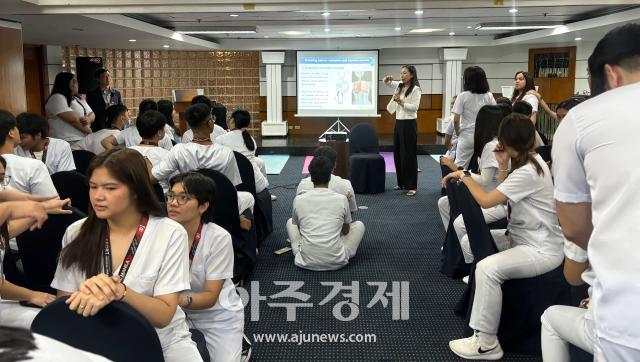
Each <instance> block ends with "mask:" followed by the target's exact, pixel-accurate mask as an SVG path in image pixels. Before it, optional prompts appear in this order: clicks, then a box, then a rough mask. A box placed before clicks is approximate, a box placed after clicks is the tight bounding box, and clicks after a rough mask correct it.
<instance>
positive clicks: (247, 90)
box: [62, 47, 260, 129]
mask: <svg viewBox="0 0 640 362" xmlns="http://www.w3.org/2000/svg"><path fill="white" fill-rule="evenodd" d="M77 56H91V57H102V61H103V64H104V66H105V68H107V69H108V70H109V71H110V72H111V77H112V81H113V85H114V87H115V88H116V89H118V90H119V91H120V92H121V93H122V98H123V100H124V102H125V104H126V106H127V107H128V108H129V109H130V110H131V114H132V116H135V115H136V113H137V109H138V104H139V103H140V101H142V100H143V99H145V98H152V99H155V100H160V99H171V91H172V90H173V89H189V88H202V89H204V93H205V95H206V96H208V97H209V98H211V99H213V100H215V101H217V102H219V103H222V104H224V105H225V106H226V107H227V110H228V113H227V115H230V114H231V112H232V111H233V110H234V109H238V108H243V109H246V110H248V111H249V112H250V113H251V119H252V120H253V122H252V123H253V124H252V126H253V127H254V128H257V129H259V120H258V112H259V103H260V74H259V62H260V58H259V53H258V52H257V51H210V52H208V51H173V50H131V49H96V48H79V47H63V48H62V66H63V68H64V69H65V70H67V71H71V72H74V73H75V58H76V57H77Z"/></svg>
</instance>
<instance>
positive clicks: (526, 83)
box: [511, 71, 539, 125]
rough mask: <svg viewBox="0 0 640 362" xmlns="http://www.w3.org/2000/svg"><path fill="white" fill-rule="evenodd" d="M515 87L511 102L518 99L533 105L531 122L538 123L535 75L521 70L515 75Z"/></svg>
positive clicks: (513, 102)
mask: <svg viewBox="0 0 640 362" xmlns="http://www.w3.org/2000/svg"><path fill="white" fill-rule="evenodd" d="M513 82H514V84H515V87H514V88H513V94H512V95H511V104H512V105H513V104H515V103H516V102H518V101H523V102H527V103H529V104H530V105H531V108H532V110H531V122H533V124H534V125H535V124H536V120H537V118H538V103H539V101H538V97H536V96H535V94H534V93H533V92H529V91H534V92H535V90H536V85H535V83H534V82H533V76H532V75H531V73H529V72H524V71H519V72H517V73H516V75H515V76H514V77H513Z"/></svg>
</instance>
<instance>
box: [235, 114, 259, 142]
mask: <svg viewBox="0 0 640 362" xmlns="http://www.w3.org/2000/svg"><path fill="white" fill-rule="evenodd" d="M231 118H232V119H233V123H235V128H236V129H240V130H242V139H243V140H244V144H245V146H247V148H248V149H249V151H253V150H255V149H256V145H255V143H254V141H253V138H251V135H250V134H249V132H247V130H246V128H247V127H249V124H250V123H251V114H250V113H249V112H247V111H245V110H244V109H237V110H235V111H233V113H231Z"/></svg>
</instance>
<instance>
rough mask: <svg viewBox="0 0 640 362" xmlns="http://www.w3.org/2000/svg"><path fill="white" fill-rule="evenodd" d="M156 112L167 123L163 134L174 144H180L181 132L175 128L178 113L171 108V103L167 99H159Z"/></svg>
mask: <svg viewBox="0 0 640 362" xmlns="http://www.w3.org/2000/svg"><path fill="white" fill-rule="evenodd" d="M158 112H160V113H162V114H163V115H164V117H165V118H166V119H167V123H166V124H165V126H164V132H165V133H166V134H168V135H169V137H170V138H171V139H172V140H173V142H175V143H180V142H182V131H180V128H178V126H176V122H177V121H178V112H176V110H175V109H174V107H173V102H171V101H170V100H168V99H161V100H159V101H158Z"/></svg>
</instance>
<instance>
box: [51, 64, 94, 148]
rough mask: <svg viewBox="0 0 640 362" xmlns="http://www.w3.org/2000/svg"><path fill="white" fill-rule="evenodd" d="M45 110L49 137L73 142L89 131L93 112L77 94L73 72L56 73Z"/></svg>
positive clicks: (76, 84)
mask: <svg viewBox="0 0 640 362" xmlns="http://www.w3.org/2000/svg"><path fill="white" fill-rule="evenodd" d="M45 110H46V112H47V118H48V120H49V134H50V135H51V137H55V138H59V139H61V140H65V141H67V142H69V144H74V143H75V142H78V141H80V140H81V139H83V138H84V136H85V135H88V134H89V133H91V128H90V127H91V122H93V120H94V119H95V114H94V113H93V111H92V110H91V107H89V104H87V102H86V101H85V100H84V99H82V98H80V97H79V96H78V80H77V79H76V77H75V75H73V73H69V72H60V73H58V74H57V75H56V79H55V81H54V82H53V88H52V89H51V95H50V96H49V98H48V99H47V103H46V104H45Z"/></svg>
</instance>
